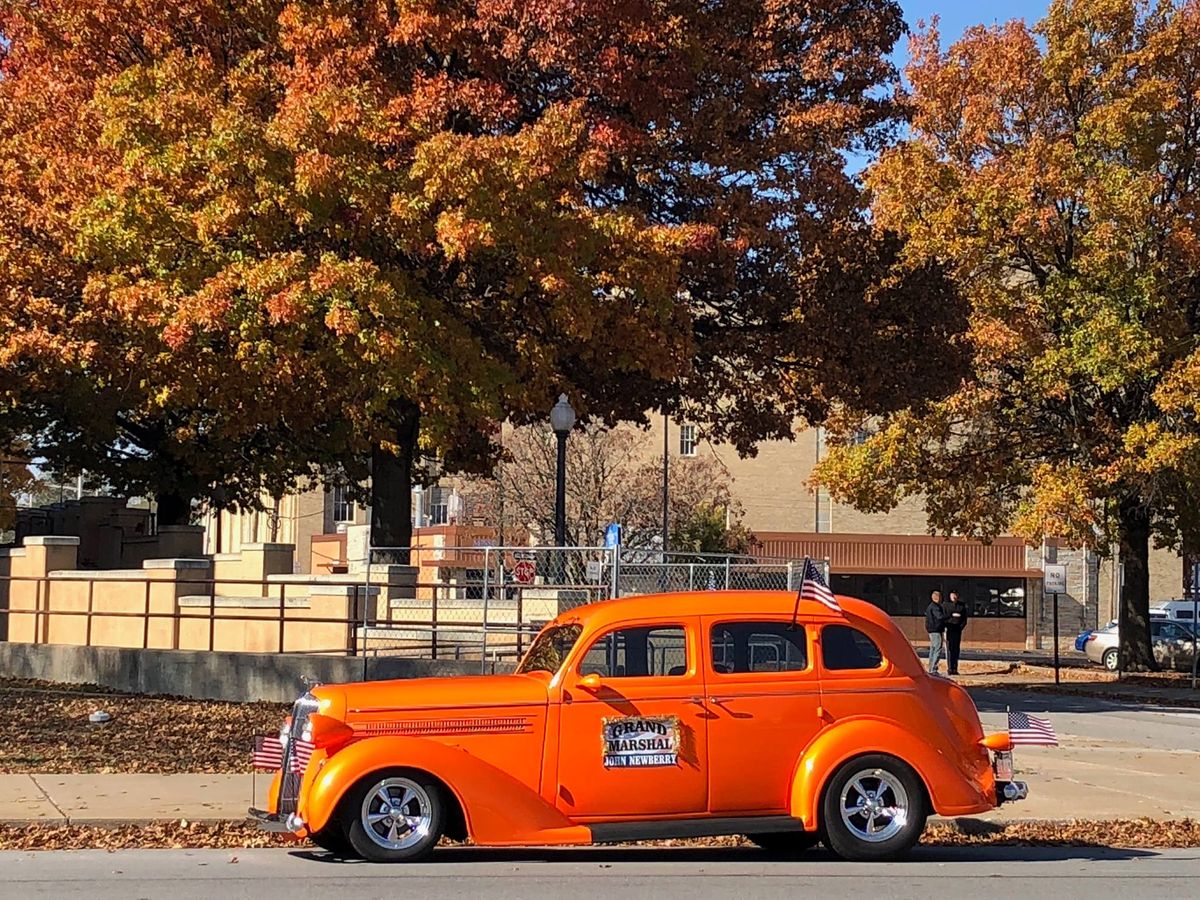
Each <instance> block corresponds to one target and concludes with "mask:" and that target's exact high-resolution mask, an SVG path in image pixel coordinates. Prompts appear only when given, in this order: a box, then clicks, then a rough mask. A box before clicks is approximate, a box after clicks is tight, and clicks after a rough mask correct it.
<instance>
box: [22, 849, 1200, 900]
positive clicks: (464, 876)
mask: <svg viewBox="0 0 1200 900" xmlns="http://www.w3.org/2000/svg"><path fill="white" fill-rule="evenodd" d="M235 860H236V861H235ZM0 873H3V876H2V877H3V881H2V882H0V897H14V898H16V897H21V898H29V897H55V898H59V897H63V898H69V897H88V898H121V900H127V898H139V897H146V898H158V897H168V898H170V900H189V898H202V900H212V898H214V897H220V898H222V900H238V898H254V900H263V898H268V897H279V896H297V895H298V894H297V890H299V895H302V896H305V897H322V896H325V897H336V898H338V900H352V898H360V897H388V898H394V897H397V896H403V897H419V898H421V900H450V898H460V897H463V898H465V897H472V898H474V897H487V898H488V900H530V898H539V897H546V898H585V897H587V898H591V897H595V898H604V900H611V898H613V897H653V898H655V900H705V898H712V900H728V898H730V897H738V896H741V897H753V898H756V900H759V898H766V900H770V898H775V897H779V898H785V897H786V898H788V900H795V898H796V897H799V896H807V897H820V898H822V900H862V898H863V897H888V898H896V900H908V898H912V900H928V898H929V897H972V896H993V897H1013V898H1036V897H1048V898H1050V897H1052V898H1053V900H1128V898H1130V897H1188V896H1195V890H1196V884H1197V879H1198V878H1200V874H1198V873H1200V849H1197V850H1173V851H1144V850H1110V849H1089V848H1045V849H1043V848H1034V849H1030V848H1015V847H1010V848H994V849H987V848H926V849H922V848H918V850H917V851H916V852H915V853H914V855H913V857H912V859H911V860H909V861H906V862H901V863H875V864H866V865H861V864H851V863H843V862H839V861H837V860H834V859H832V858H831V857H829V856H828V855H827V854H824V853H822V852H819V851H814V852H813V853H811V854H808V855H806V856H804V857H802V858H800V859H795V860H783V859H779V858H772V857H770V856H768V855H766V854H764V853H763V852H761V851H757V850H750V849H736V850H719V849H715V850H693V849H679V850H663V849H660V848H654V849H646V850H640V849H634V850H628V849H622V850H619V851H618V850H609V849H603V848H597V849H586V850H570V851H566V850H553V851H536V850H532V851H528V850H527V851H494V850H477V849H464V850H445V851H441V852H439V853H438V854H435V856H434V858H433V860H432V861H431V862H427V863H422V864H417V865H408V866H377V865H370V864H367V863H342V862H335V861H331V860H329V858H327V857H325V856H323V855H322V854H318V853H306V852H302V851H292V850H248V851H236V852H230V851H219V850H195V851H184V850H127V851H121V852H117V853H106V852H103V851H95V850H84V851H77V852H69V853H62V852H59V853H16V852H8V853H0ZM981 879H986V881H982V880H981Z"/></svg>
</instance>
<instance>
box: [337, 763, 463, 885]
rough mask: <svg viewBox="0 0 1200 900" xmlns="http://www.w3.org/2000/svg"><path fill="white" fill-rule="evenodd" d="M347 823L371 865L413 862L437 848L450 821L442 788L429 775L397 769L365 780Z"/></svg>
mask: <svg viewBox="0 0 1200 900" xmlns="http://www.w3.org/2000/svg"><path fill="white" fill-rule="evenodd" d="M342 810H343V812H342V815H343V819H342V823H343V826H344V828H345V830H346V834H347V836H348V837H349V839H350V844H351V846H352V847H353V848H354V850H355V851H357V852H358V854H359V855H360V856H362V857H363V859H367V860H370V861H371V862H383V863H390V862H413V861H415V860H418V859H421V858H423V857H425V856H428V855H429V853H430V852H431V851H432V850H433V848H434V847H436V846H437V843H438V840H439V839H440V838H441V836H442V830H443V828H444V827H445V821H446V800H445V794H444V791H443V789H442V786H441V785H440V784H439V783H438V782H437V781H435V780H434V779H433V778H431V777H430V776H429V775H426V774H425V773H424V772H415V771H412V770H410V769H392V770H388V771H384V772H377V773H375V774H373V775H370V776H368V777H366V778H364V779H363V780H362V781H360V782H359V783H358V785H356V786H355V788H354V790H353V791H351V793H350V794H349V795H348V796H347V799H346V802H345V804H344V806H343V807H342Z"/></svg>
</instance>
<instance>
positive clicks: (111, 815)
mask: <svg viewBox="0 0 1200 900" xmlns="http://www.w3.org/2000/svg"><path fill="white" fill-rule="evenodd" d="M255 781H256V783H257V788H258V794H259V796H258V798H257V800H258V803H259V804H260V805H261V804H262V802H263V801H264V800H265V794H266V791H267V787H268V786H269V785H270V782H271V776H270V775H258V776H257V777H256V779H255ZM250 805H251V776H250V775H0V823H7V824H17V823H20V824H24V823H29V822H40V823H45V824H58V825H129V824H135V823H139V822H149V821H165V820H171V819H176V820H177V819H187V820H188V821H189V822H213V821H229V820H241V819H244V818H245V817H246V809H247V808H248V807H249V806H250Z"/></svg>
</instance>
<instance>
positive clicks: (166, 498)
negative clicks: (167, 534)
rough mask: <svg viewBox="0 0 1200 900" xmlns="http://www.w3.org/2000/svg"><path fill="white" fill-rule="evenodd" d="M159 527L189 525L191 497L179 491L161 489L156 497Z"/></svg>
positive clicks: (190, 520)
mask: <svg viewBox="0 0 1200 900" xmlns="http://www.w3.org/2000/svg"><path fill="white" fill-rule="evenodd" d="M157 500H158V514H157V516H158V519H157V523H158V525H159V527H161V526H163V525H190V524H191V523H192V498H191V497H185V496H183V494H182V493H180V492H179V491H163V492H161V493H159V495H158V497H157Z"/></svg>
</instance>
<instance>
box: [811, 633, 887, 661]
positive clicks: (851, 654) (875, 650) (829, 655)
mask: <svg viewBox="0 0 1200 900" xmlns="http://www.w3.org/2000/svg"><path fill="white" fill-rule="evenodd" d="M821 662H822V663H824V665H825V668H826V669H832V670H834V671H845V670H850V669H878V668H879V667H880V666H881V665H883V654H882V653H881V652H880V650H879V646H878V645H877V644H876V643H875V642H874V641H873V640H871V639H870V638H869V637H867V635H865V634H863V633H862V632H861V631H859V630H858V629H857V628H852V627H851V626H849V625H826V626H825V627H824V628H823V629H822V630H821Z"/></svg>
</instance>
